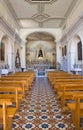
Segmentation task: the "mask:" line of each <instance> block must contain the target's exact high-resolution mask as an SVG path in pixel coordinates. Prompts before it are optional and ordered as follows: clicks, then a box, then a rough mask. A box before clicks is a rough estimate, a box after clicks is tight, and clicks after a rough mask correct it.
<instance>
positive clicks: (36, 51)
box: [26, 31, 56, 68]
mask: <svg viewBox="0 0 83 130" xmlns="http://www.w3.org/2000/svg"><path fill="white" fill-rule="evenodd" d="M26 40H27V42H26V66H27V68H28V64H31V66H35V64H36V65H37V64H38V65H40V63H41V62H42V64H43V65H44V64H45V65H47V66H49V64H50V65H53V63H54V62H56V55H52V54H55V51H56V44H55V37H54V36H53V35H52V34H51V33H48V32H44V31H40V32H38V31H36V32H33V33H31V34H29V35H27V37H26ZM28 54H29V55H28ZM54 60H55V61H54Z"/></svg>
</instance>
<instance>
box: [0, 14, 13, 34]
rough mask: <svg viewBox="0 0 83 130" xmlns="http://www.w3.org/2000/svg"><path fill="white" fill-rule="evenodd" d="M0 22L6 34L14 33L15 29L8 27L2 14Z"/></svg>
mask: <svg viewBox="0 0 83 130" xmlns="http://www.w3.org/2000/svg"><path fill="white" fill-rule="evenodd" d="M0 24H1V25H2V27H3V28H4V29H5V30H6V31H7V32H8V34H10V35H11V36H14V35H15V30H14V29H13V28H11V27H10V25H9V24H8V23H7V21H6V20H5V19H4V17H3V16H1V17H0Z"/></svg>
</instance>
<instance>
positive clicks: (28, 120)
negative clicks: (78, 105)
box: [12, 78, 76, 130]
mask: <svg viewBox="0 0 83 130" xmlns="http://www.w3.org/2000/svg"><path fill="white" fill-rule="evenodd" d="M12 130H76V129H75V126H74V124H73V123H72V120H71V114H70V113H69V112H68V113H64V112H63V111H62V109H61V105H60V101H59V100H57V96H56V94H55V93H54V91H53V89H52V87H51V85H50V84H49V82H48V79H47V78H36V80H35V82H34V86H33V87H32V88H31V89H30V90H29V91H27V94H26V99H25V101H24V102H23V103H22V104H21V107H20V110H19V114H18V115H16V117H15V119H14V120H13V128H12Z"/></svg>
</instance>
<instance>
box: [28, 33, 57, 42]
mask: <svg viewBox="0 0 83 130" xmlns="http://www.w3.org/2000/svg"><path fill="white" fill-rule="evenodd" d="M26 40H34V41H35V40H43V41H54V40H55V38H54V36H53V35H52V34H50V33H47V32H34V33H31V34H29V35H28V36H27V38H26Z"/></svg>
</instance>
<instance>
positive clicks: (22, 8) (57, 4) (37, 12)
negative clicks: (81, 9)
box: [5, 0, 77, 28]
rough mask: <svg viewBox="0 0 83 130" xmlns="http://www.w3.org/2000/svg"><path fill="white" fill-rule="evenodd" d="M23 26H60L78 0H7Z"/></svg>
mask: <svg viewBox="0 0 83 130" xmlns="http://www.w3.org/2000/svg"><path fill="white" fill-rule="evenodd" d="M5 2H6V4H7V5H8V7H9V9H10V10H11V12H12V14H13V15H14V17H15V19H16V20H17V22H18V24H19V25H20V27H21V28H59V27H61V26H62V25H63V24H64V23H65V20H66V18H67V16H68V15H69V13H70V11H71V10H72V9H73V7H74V6H75V4H76V2H77V0H5Z"/></svg>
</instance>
